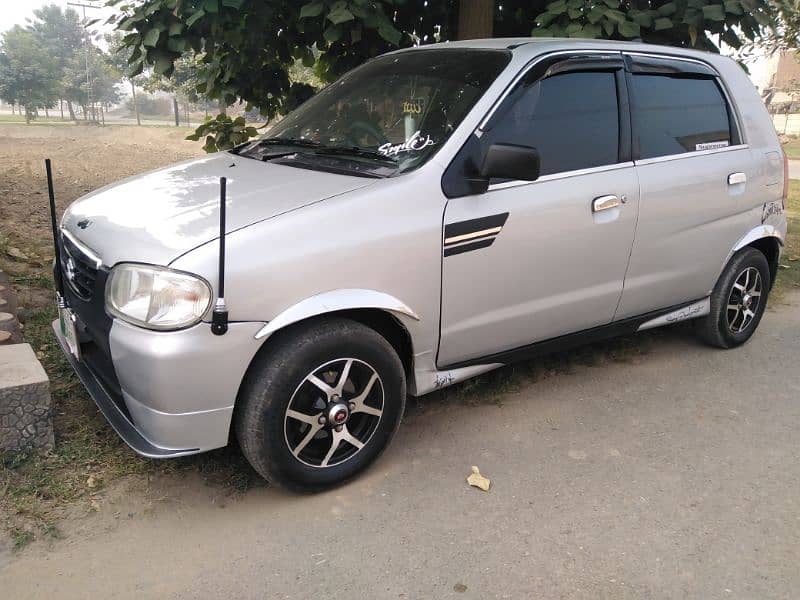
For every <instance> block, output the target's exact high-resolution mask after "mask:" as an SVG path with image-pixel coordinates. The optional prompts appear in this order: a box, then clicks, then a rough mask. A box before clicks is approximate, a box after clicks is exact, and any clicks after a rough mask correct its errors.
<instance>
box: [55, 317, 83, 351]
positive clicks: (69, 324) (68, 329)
mask: <svg viewBox="0 0 800 600" xmlns="http://www.w3.org/2000/svg"><path fill="white" fill-rule="evenodd" d="M58 320H59V321H60V322H61V335H63V336H64V339H65V340H66V342H67V348H69V351H70V353H71V354H72V355H73V356H74V357H75V358H77V359H79V360H80V358H81V347H80V345H79V344H78V332H77V330H76V328H75V315H74V314H73V313H72V311H71V310H70V309H69V308H66V307H64V308H62V307H59V309H58Z"/></svg>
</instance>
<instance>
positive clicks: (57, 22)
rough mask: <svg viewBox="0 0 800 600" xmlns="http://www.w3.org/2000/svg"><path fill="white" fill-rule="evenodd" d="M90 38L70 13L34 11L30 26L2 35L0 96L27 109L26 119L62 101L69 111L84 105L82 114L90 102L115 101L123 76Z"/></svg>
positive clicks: (52, 8) (48, 9)
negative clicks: (75, 105)
mask: <svg viewBox="0 0 800 600" xmlns="http://www.w3.org/2000/svg"><path fill="white" fill-rule="evenodd" d="M91 35H92V34H91V32H90V31H87V29H86V28H85V27H84V25H83V24H82V23H81V21H80V18H79V17H78V13H76V12H75V11H74V10H72V9H69V8H68V9H67V10H62V9H61V7H59V6H57V5H55V4H50V5H47V6H43V7H42V8H39V9H37V10H34V11H33V19H30V22H29V24H28V25H27V26H25V27H22V26H19V25H18V26H16V27H14V28H13V29H11V30H9V31H7V32H5V33H4V34H3V35H2V41H0V97H2V98H3V99H4V100H6V101H8V102H13V103H19V104H20V106H21V107H24V109H25V114H26V118H27V120H30V119H31V118H34V117H35V115H36V112H37V110H38V109H40V108H52V107H53V106H55V104H56V103H57V102H58V101H59V100H66V101H67V103H68V105H69V109H70V113H72V112H73V110H72V103H76V104H78V105H80V106H82V107H83V108H84V116H87V113H88V109H89V108H90V107H89V105H90V104H91V103H92V102H101V103H112V102H116V101H117V100H118V99H119V95H118V93H117V90H116V84H117V82H118V81H119V77H118V75H117V73H116V70H115V69H114V68H113V65H112V64H111V63H110V62H109V60H108V55H107V54H106V53H105V52H103V51H102V50H101V49H100V48H99V47H98V46H97V45H95V44H94V43H93V40H92V39H91ZM87 74H88V78H89V80H88V82H87ZM90 91H91V93H90ZM90 96H91V97H90ZM73 116H74V115H73Z"/></svg>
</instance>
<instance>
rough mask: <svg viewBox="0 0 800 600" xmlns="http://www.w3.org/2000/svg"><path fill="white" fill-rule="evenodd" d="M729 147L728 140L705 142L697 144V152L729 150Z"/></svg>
mask: <svg viewBox="0 0 800 600" xmlns="http://www.w3.org/2000/svg"><path fill="white" fill-rule="evenodd" d="M728 146H729V144H728V141H727V140H723V141H721V142H703V143H701V144H695V147H694V149H695V150H715V149H716V148H727V147H728Z"/></svg>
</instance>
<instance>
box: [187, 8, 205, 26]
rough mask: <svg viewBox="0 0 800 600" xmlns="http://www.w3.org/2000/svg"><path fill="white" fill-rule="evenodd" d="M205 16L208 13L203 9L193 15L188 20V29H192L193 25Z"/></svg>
mask: <svg viewBox="0 0 800 600" xmlns="http://www.w3.org/2000/svg"><path fill="white" fill-rule="evenodd" d="M205 16H206V11H204V10H203V9H202V8H201V9H200V10H198V11H196V12H195V13H194V14H193V15H191V16H190V17H189V18H188V19H186V27H191V26H192V25H194V24H195V23H197V21H199V20H200V19H202V18H203V17H205Z"/></svg>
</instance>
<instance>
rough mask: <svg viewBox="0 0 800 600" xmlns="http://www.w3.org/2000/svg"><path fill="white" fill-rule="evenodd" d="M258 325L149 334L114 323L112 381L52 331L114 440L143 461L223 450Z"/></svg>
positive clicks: (110, 340)
mask: <svg viewBox="0 0 800 600" xmlns="http://www.w3.org/2000/svg"><path fill="white" fill-rule="evenodd" d="M78 318H79V319H80V316H79V317H78ZM262 326H263V323H231V325H230V328H229V330H228V333H227V334H226V335H224V336H215V335H213V334H212V333H211V330H210V327H209V326H208V324H206V323H201V324H199V325H196V326H195V327H191V328H189V329H186V330H183V331H175V332H153V331H147V330H144V329H140V328H138V327H134V326H131V325H127V324H125V323H121V322H119V321H114V322H113V324H112V326H111V329H110V332H109V337H108V346H109V350H110V357H109V359H110V360H109V365H108V367H109V368H110V369H111V371H113V374H114V376H112V377H109V374H108V373H107V372H106V370H107V369H103V368H98V366H97V365H98V363H97V362H96V361H90V360H82V361H78V360H76V359H75V357H74V356H72V355H71V354H70V353H69V351H68V349H67V346H66V341H65V340H64V339H63V337H62V334H61V330H60V327H59V323H58V321H55V322H54V323H53V330H54V333H55V336H56V339H58V342H59V344H60V345H61V349H62V351H64V354H65V355H66V356H67V359H68V360H69V362H70V365H71V366H72V368H73V369H74V370H75V373H76V374H77V375H78V378H79V379H80V380H81V382H82V383H83V385H84V386H85V387H86V389H87V391H88V392H89V394H90V395H91V397H92V399H93V400H94V401H95V403H96V404H97V406H98V408H99V409H100V412H102V413H103V415H104V416H105V417H106V419H107V420H108V422H109V423H110V424H111V426H112V427H113V428H114V430H115V431H116V432H117V433H118V434H119V436H120V437H121V438H122V439H123V440H124V441H125V442H126V443H127V444H128V445H129V446H130V447H131V448H133V450H135V451H136V452H137V453H138V454H141V455H142V456H147V457H150V458H170V457H175V456H185V455H188V454H196V453H198V452H205V451H207V450H211V449H214V448H219V447H222V446H225V445H227V443H228V436H229V431H230V423H231V418H232V416H233V405H234V402H235V399H236V395H237V393H238V390H239V386H240V384H241V381H242V378H243V377H244V374H245V372H246V370H247V367H248V366H249V364H250V361H251V360H252V358H253V356H254V355H255V353H256V351H257V350H258V347H259V341H258V340H256V339H255V332H256V331H257V330H258V329H259V328H260V327H262ZM86 346H87V348H91V342H88V343H87V345H86ZM81 348H82V349H83V348H84V345H81ZM109 381H110V382H111V383H109ZM115 383H116V384H118V385H114V384H115Z"/></svg>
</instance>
